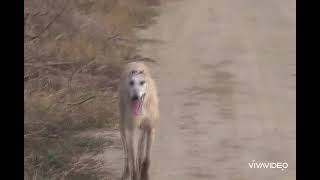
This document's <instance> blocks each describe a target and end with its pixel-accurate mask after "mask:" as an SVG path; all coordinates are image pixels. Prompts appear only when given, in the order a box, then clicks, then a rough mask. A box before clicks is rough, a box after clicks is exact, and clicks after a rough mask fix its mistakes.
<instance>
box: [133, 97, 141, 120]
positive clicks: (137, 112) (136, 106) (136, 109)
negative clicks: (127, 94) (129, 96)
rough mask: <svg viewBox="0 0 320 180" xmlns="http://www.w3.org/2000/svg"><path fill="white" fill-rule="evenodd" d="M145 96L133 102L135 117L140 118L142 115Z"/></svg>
mask: <svg viewBox="0 0 320 180" xmlns="http://www.w3.org/2000/svg"><path fill="white" fill-rule="evenodd" d="M143 100H144V96H142V97H141V98H138V99H137V100H132V101H131V108H132V112H133V115H135V116H138V115H141V114H142V105H143Z"/></svg>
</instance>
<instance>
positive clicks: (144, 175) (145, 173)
mask: <svg viewBox="0 0 320 180" xmlns="http://www.w3.org/2000/svg"><path fill="white" fill-rule="evenodd" d="M145 132H146V156H145V158H144V160H143V162H142V168H141V180H149V167H150V155H151V146H152V144H153V141H154V136H155V129H154V128H150V129H146V130H145Z"/></svg>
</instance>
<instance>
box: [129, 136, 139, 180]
mask: <svg viewBox="0 0 320 180" xmlns="http://www.w3.org/2000/svg"><path fill="white" fill-rule="evenodd" d="M128 135H129V136H128V137H127V140H128V147H127V148H128V160H129V170H130V177H131V179H132V180H138V178H137V169H136V157H135V149H134V148H135V141H134V140H135V132H134V130H131V131H129V134H128Z"/></svg>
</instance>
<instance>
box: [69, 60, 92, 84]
mask: <svg viewBox="0 0 320 180" xmlns="http://www.w3.org/2000/svg"><path fill="white" fill-rule="evenodd" d="M95 61H96V58H95V57H94V58H93V60H91V61H89V62H88V63H87V64H86V65H84V66H82V67H80V68H79V69H77V70H75V71H74V72H73V73H72V74H71V76H70V78H69V81H68V86H69V87H71V82H72V79H73V77H74V75H75V74H77V73H78V72H80V71H81V70H83V69H84V68H86V67H88V66H90V65H91V64H92V63H94V62H95Z"/></svg>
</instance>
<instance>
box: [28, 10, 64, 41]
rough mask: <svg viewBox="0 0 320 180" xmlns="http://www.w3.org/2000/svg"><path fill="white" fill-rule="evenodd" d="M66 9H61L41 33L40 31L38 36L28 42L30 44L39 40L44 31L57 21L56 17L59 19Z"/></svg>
mask: <svg viewBox="0 0 320 180" xmlns="http://www.w3.org/2000/svg"><path fill="white" fill-rule="evenodd" d="M66 8H67V6H64V7H63V9H62V10H61V11H60V12H59V13H58V14H57V15H56V16H55V17H53V18H52V20H51V21H50V22H49V23H48V24H47V25H46V26H45V27H44V28H43V29H42V31H40V33H39V34H38V35H36V36H33V37H31V39H30V40H29V41H28V42H32V41H33V40H35V39H37V38H39V37H40V36H41V35H42V34H43V33H44V32H45V31H47V30H48V29H49V28H50V26H51V25H52V24H53V23H54V22H55V21H56V20H57V19H58V17H60V16H61V15H62V14H63V12H64V11H65V10H66Z"/></svg>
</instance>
